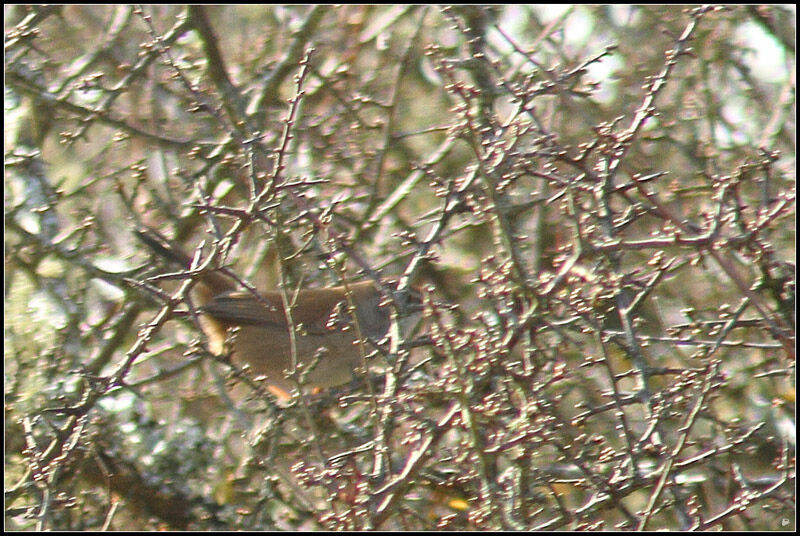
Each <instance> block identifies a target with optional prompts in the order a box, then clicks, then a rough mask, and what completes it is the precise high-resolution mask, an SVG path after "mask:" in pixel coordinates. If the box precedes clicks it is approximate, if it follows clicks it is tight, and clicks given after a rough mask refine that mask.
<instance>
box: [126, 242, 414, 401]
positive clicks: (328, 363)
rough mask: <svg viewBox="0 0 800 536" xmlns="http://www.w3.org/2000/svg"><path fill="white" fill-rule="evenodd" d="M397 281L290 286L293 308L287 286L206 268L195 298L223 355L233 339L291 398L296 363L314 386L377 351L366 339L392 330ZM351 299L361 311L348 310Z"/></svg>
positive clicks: (163, 248)
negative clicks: (259, 287)
mask: <svg viewBox="0 0 800 536" xmlns="http://www.w3.org/2000/svg"><path fill="white" fill-rule="evenodd" d="M137 235H138V236H139V238H140V239H141V240H142V241H143V242H144V243H145V244H147V245H148V246H149V247H150V249H151V250H153V251H154V252H155V253H157V254H159V256H161V257H164V258H165V259H167V260H169V261H170V262H172V263H173V264H176V265H178V266H180V267H181V268H183V269H186V270H188V269H190V268H191V263H192V262H191V258H190V257H189V255H188V254H186V253H185V252H184V251H183V250H182V249H180V248H179V247H178V246H176V245H175V244H173V243H171V242H170V241H168V240H167V239H166V238H164V237H163V236H161V235H160V234H159V233H157V232H155V231H154V230H152V229H149V228H140V229H137ZM394 284H395V280H387V281H386V282H382V284H378V283H376V282H375V281H372V280H367V281H361V282H355V283H350V284H347V285H340V286H334V287H323V288H312V289H301V290H299V291H298V292H296V293H293V292H287V295H288V300H289V301H290V302H291V303H290V304H289V307H288V314H287V307H285V305H284V298H283V293H282V292H281V291H280V290H275V289H273V290H265V291H258V292H253V291H251V290H236V284H235V283H234V281H233V279H231V278H229V277H226V276H224V275H223V274H222V273H220V272H218V271H212V270H209V271H203V272H201V273H199V274H198V282H197V284H196V285H195V287H194V289H193V301H195V302H196V305H197V311H198V312H199V313H200V314H199V323H200V327H201V329H202V330H203V332H204V333H205V334H206V336H207V338H208V342H209V349H210V350H211V351H212V352H213V353H214V354H217V355H222V354H224V353H225V351H226V345H227V344H228V343H230V350H231V354H230V356H231V360H232V361H233V363H234V364H235V365H237V366H245V365H246V366H247V367H249V369H250V370H251V371H252V372H253V373H254V374H256V375H257V376H258V377H263V378H264V381H265V384H266V386H267V389H268V390H269V391H270V392H271V393H272V394H273V395H275V396H276V397H278V398H279V399H281V400H287V399H289V398H291V392H292V390H293V388H294V387H296V385H297V384H296V383H295V382H294V381H291V380H289V378H288V377H287V374H288V373H289V372H291V370H292V368H293V364H294V363H297V364H299V365H300V366H301V368H302V369H304V370H303V373H304V374H305V376H302V375H301V377H303V378H304V382H305V383H304V388H310V389H312V390H314V391H319V390H323V389H327V388H330V387H335V386H338V385H342V384H345V383H348V382H349V381H351V380H352V379H353V378H354V377H355V376H356V374H357V371H359V370H360V369H361V367H362V365H363V363H364V355H365V354H366V353H369V352H371V350H372V345H370V344H363V345H362V344H361V343H362V342H369V341H371V342H377V341H379V340H381V339H382V338H383V337H384V336H385V335H386V333H387V332H388V330H389V326H390V316H391V305H390V300H385V299H384V293H385V292H387V289H389V288H391V285H394ZM418 301H419V293H418V291H417V290H416V289H412V290H411V291H410V293H409V303H414V302H418ZM351 303H352V305H353V306H354V310H355V314H354V315H350V314H348V311H349V310H350V307H349V306H350V304H351ZM292 330H293V332H294V337H293V339H294V344H293V343H292V337H291V335H290V334H291V331H292ZM293 355H294V358H293ZM309 368H310V369H309ZM305 369H309V370H305Z"/></svg>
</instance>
